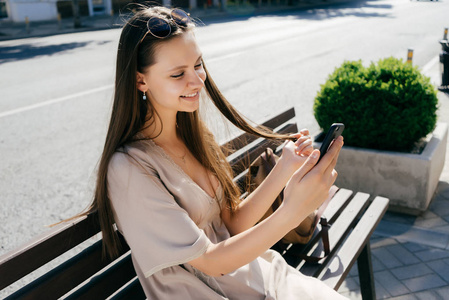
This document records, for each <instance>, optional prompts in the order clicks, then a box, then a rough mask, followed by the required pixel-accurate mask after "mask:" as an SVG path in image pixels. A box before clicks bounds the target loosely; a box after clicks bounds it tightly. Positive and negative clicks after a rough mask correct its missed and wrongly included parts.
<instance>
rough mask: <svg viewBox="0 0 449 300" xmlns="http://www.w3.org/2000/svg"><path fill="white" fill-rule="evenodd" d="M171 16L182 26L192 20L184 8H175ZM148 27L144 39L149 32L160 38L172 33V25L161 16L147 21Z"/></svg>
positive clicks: (185, 25)
mask: <svg viewBox="0 0 449 300" xmlns="http://www.w3.org/2000/svg"><path fill="white" fill-rule="evenodd" d="M170 17H171V20H172V21H173V22H175V24H176V25H178V26H181V27H187V24H188V23H189V22H190V16H189V14H188V13H186V12H185V11H183V10H182V9H178V8H175V9H173V10H172V11H171V13H170ZM147 29H148V31H147V33H145V35H144V37H143V38H142V40H143V39H144V38H145V37H146V36H147V34H148V32H149V33H151V35H152V36H154V37H156V38H158V39H163V38H166V37H168V36H169V35H170V34H171V27H170V24H169V22H168V21H167V20H164V19H162V18H159V17H152V18H150V19H149V20H148V21H147ZM142 40H141V41H142Z"/></svg>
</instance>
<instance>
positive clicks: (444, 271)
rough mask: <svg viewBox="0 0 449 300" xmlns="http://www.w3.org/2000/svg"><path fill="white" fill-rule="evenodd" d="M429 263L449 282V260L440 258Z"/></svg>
mask: <svg viewBox="0 0 449 300" xmlns="http://www.w3.org/2000/svg"><path fill="white" fill-rule="evenodd" d="M427 265H428V266H429V267H430V268H431V269H432V270H433V271H435V273H437V274H438V275H440V277H441V278H442V279H443V280H445V281H446V282H447V283H448V284H449V262H448V260H438V261H431V262H428V263H427ZM448 296H449V295H448Z"/></svg>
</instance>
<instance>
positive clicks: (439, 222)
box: [415, 217, 447, 229]
mask: <svg viewBox="0 0 449 300" xmlns="http://www.w3.org/2000/svg"><path fill="white" fill-rule="evenodd" d="M444 225H447V221H446V220H444V219H442V218H440V217H436V218H432V219H420V220H416V222H415V226H418V227H421V228H428V229H430V228H434V227H437V226H444Z"/></svg>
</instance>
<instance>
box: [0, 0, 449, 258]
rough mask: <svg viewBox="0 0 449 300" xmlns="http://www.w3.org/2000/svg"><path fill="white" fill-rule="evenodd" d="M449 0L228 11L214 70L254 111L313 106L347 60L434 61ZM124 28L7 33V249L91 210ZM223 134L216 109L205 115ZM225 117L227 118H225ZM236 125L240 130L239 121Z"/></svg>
mask: <svg viewBox="0 0 449 300" xmlns="http://www.w3.org/2000/svg"><path fill="white" fill-rule="evenodd" d="M448 15H449V1H447V0H446V1H438V2H427V1H420V2H417V1H409V0H385V1H353V2H350V3H346V4H339V5H332V6H329V7H321V8H316V9H308V10H299V11H289V12H283V13H278V14H270V15H263V16H253V17H229V18H222V19H220V20H216V21H214V22H210V21H208V22H206V25H204V26H199V27H198V29H197V33H196V34H197V38H198V42H199V44H200V47H201V49H202V51H203V54H204V58H205V61H206V64H207V66H208V68H209V71H210V72H211V74H212V75H213V77H214V80H215V81H216V82H217V84H218V86H219V87H220V88H221V89H222V91H223V92H224V94H225V95H226V96H227V97H228V99H229V100H230V102H231V103H233V104H234V105H235V106H236V107H237V108H238V109H239V110H240V111H241V112H242V113H243V114H244V115H246V116H247V117H248V118H249V119H250V120H253V121H255V122H261V121H263V120H265V119H267V118H268V117H269V116H271V115H274V114H275V113H277V112H280V111H282V110H284V109H286V108H289V107H291V106H295V107H296V110H297V114H298V118H299V122H300V124H303V126H304V127H307V128H310V129H311V131H312V132H318V130H319V128H318V125H317V124H316V122H315V120H314V117H313V112H312V105H313V99H314V97H315V95H316V93H317V91H318V89H319V85H320V84H322V83H324V81H325V79H326V77H327V76H328V74H329V73H330V72H332V71H333V69H334V68H335V67H336V66H338V65H340V64H341V63H342V62H343V61H344V60H358V59H361V60H362V61H363V62H364V63H365V64H368V63H369V62H370V61H373V60H378V59H380V58H384V57H388V56H394V57H399V58H404V59H405V58H406V55H407V49H408V48H413V49H414V60H413V63H414V64H415V65H417V66H419V67H421V68H423V69H425V68H426V67H427V66H428V65H429V64H430V63H432V62H433V63H434V62H435V59H437V56H438V53H439V51H440V45H439V43H438V40H439V39H441V38H442V36H443V29H444V27H448V25H449V23H448ZM119 34H120V31H119V30H116V29H111V30H102V31H94V32H84V33H74V34H65V35H58V36H52V37H43V38H30V39H23V40H14V41H4V42H0V254H3V253H4V252H6V251H8V250H11V249H13V248H15V247H17V246H19V245H20V244H22V243H24V242H26V241H28V240H29V239H31V238H32V237H34V236H35V235H37V234H39V233H42V232H43V231H45V230H46V227H45V226H46V225H48V224H52V223H54V222H58V221H60V220H62V219H64V218H67V217H70V216H72V215H74V214H76V213H77V212H79V211H81V210H82V209H83V208H85V207H86V206H87V205H88V204H89V202H90V200H91V195H92V188H93V185H94V180H95V168H96V163H97V161H98V158H99V156H100V153H101V149H102V144H103V142H104V136H105V131H106V126H107V122H108V118H109V113H110V107H111V100H112V92H113V91H112V84H113V80H114V61H115V54H116V49H117V44H118V37H119ZM206 115H207V117H208V118H209V119H210V120H211V122H210V123H211V124H212V125H214V126H213V131H214V132H215V133H216V134H217V138H218V139H219V140H225V139H226V138H227V137H229V135H225V134H224V133H225V132H226V130H223V127H222V125H220V124H221V123H220V122H217V118H218V117H217V115H216V114H214V112H213V111H212V112H209V113H207V114H206ZM217 124H219V125H217ZM229 130H230V134H232V133H233V132H234V131H232V128H230V129H229Z"/></svg>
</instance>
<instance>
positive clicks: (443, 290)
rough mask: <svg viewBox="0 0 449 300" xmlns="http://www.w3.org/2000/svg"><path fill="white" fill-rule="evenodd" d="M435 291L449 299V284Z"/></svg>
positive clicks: (443, 297) (442, 297)
mask: <svg viewBox="0 0 449 300" xmlns="http://www.w3.org/2000/svg"><path fill="white" fill-rule="evenodd" d="M435 292H436V293H437V294H438V295H439V296H440V297H441V299H445V300H447V299H449V286H446V287H443V288H440V289H436V290H435Z"/></svg>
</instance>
